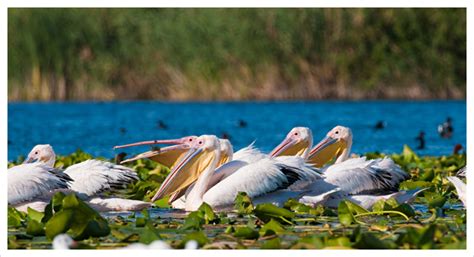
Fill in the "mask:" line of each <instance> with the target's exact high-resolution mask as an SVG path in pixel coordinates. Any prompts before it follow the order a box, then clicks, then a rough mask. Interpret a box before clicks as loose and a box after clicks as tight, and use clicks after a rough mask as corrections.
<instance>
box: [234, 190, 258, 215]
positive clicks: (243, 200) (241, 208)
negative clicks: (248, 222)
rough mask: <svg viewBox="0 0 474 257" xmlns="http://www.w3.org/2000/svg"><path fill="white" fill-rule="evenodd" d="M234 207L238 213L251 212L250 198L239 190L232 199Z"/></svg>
mask: <svg viewBox="0 0 474 257" xmlns="http://www.w3.org/2000/svg"><path fill="white" fill-rule="evenodd" d="M234 209H236V210H237V212H238V213H239V214H250V213H252V211H253V209H254V207H253V204H252V200H251V199H250V197H249V196H248V195H247V193H245V192H239V193H238V194H237V196H236V197H235V200H234Z"/></svg>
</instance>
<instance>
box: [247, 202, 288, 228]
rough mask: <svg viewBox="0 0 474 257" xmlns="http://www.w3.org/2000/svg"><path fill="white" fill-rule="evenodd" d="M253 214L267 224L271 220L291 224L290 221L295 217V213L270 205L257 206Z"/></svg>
mask: <svg viewBox="0 0 474 257" xmlns="http://www.w3.org/2000/svg"><path fill="white" fill-rule="evenodd" d="M253 213H254V214H255V216H257V217H258V218H259V219H261V220H262V221H264V222H269V221H270V220H271V219H272V218H273V219H275V220H278V221H281V222H285V223H289V224H291V219H293V218H294V217H295V216H296V214H295V213H293V212H291V211H289V210H287V209H284V208H280V207H277V206H275V205H273V204H270V203H264V204H258V205H257V206H256V207H255V209H254V211H253Z"/></svg>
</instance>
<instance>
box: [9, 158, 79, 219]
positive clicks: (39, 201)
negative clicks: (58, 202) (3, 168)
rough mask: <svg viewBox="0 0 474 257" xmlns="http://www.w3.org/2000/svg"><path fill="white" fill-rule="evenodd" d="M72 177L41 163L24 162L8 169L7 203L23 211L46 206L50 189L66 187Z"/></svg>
mask: <svg viewBox="0 0 474 257" xmlns="http://www.w3.org/2000/svg"><path fill="white" fill-rule="evenodd" d="M71 181H72V179H71V178H70V177H69V175H68V174H65V173H62V172H60V171H59V170H58V169H55V168H52V167H49V166H47V165H45V164H43V163H24V164H20V165H17V166H14V167H11V168H10V169H8V204H9V205H11V206H13V207H15V208H18V209H20V210H22V211H25V210H26V209H27V207H28V206H31V207H33V208H35V209H38V208H39V209H41V208H43V209H44V207H46V204H47V202H46V201H49V199H46V201H45V200H44V198H45V196H47V195H49V194H50V192H51V191H54V190H59V189H68V188H69V183H70V182H71Z"/></svg>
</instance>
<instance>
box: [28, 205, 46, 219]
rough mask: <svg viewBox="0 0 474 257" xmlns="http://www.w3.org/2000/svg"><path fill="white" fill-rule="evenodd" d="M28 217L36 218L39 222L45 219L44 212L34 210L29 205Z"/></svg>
mask: <svg viewBox="0 0 474 257" xmlns="http://www.w3.org/2000/svg"><path fill="white" fill-rule="evenodd" d="M27 212H28V218H29V219H30V220H35V221H37V222H41V220H42V219H43V217H44V213H43V212H39V211H36V210H33V209H31V208H30V207H28V210H27Z"/></svg>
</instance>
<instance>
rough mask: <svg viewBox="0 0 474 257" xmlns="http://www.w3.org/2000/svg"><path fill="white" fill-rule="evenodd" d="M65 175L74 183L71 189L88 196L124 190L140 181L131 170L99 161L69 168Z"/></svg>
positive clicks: (86, 162)
mask: <svg viewBox="0 0 474 257" xmlns="http://www.w3.org/2000/svg"><path fill="white" fill-rule="evenodd" d="M64 173H66V174H68V175H69V176H70V177H71V178H72V179H73V180H74V182H73V183H72V184H71V189H72V190H74V191H76V192H77V193H80V194H84V195H86V196H89V197H90V196H93V195H96V194H99V193H101V192H105V191H109V190H114V189H119V188H124V187H126V186H127V185H128V184H129V183H131V182H133V181H136V180H138V176H137V174H136V173H135V172H134V171H133V170H132V169H130V168H128V167H125V166H122V165H116V164H113V163H110V162H104V161H99V160H87V161H84V162H81V163H78V164H75V165H72V166H70V167H68V168H67V169H66V170H65V171H64Z"/></svg>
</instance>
